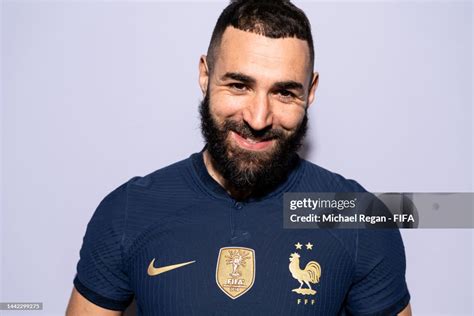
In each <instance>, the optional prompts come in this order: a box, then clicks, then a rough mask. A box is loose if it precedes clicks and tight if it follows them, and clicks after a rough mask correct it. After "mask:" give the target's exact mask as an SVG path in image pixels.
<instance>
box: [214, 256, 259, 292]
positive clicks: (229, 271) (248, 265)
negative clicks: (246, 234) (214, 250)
mask: <svg viewBox="0 0 474 316" xmlns="http://www.w3.org/2000/svg"><path fill="white" fill-rule="evenodd" d="M254 281H255V251H254V250H253V249H250V248H245V247H224V248H221V249H220V250H219V256H218V258H217V267H216V282H217V285H218V286H219V288H220V289H221V290H222V292H224V293H225V294H227V296H229V297H230V298H231V299H234V300H235V299H236V298H238V297H240V296H242V295H244V294H245V293H247V291H248V290H250V288H251V287H252V286H253V283H254Z"/></svg>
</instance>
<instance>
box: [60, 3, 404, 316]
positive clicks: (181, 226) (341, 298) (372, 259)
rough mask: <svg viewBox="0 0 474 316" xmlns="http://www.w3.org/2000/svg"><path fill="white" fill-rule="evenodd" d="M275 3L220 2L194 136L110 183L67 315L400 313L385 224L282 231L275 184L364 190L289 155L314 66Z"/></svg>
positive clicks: (285, 8)
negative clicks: (188, 147) (198, 132)
mask: <svg viewBox="0 0 474 316" xmlns="http://www.w3.org/2000/svg"><path fill="white" fill-rule="evenodd" d="M313 63H314V51H313V42H312V35H311V29H310V24H309V21H308V20H307V18H306V16H305V15H304V13H303V12H302V11H301V10H300V9H298V8H296V7H295V6H294V5H293V4H291V3H290V2H289V1H263V0H260V1H258V0H248V1H233V2H231V4H230V5H229V6H228V7H227V8H226V9H225V10H224V11H223V12H222V14H221V16H220V17H219V19H218V21H217V24H216V27H215V29H214V32H213V35H212V38H211V42H210V45H209V49H208V53H207V56H202V57H201V59H200V64H199V84H200V87H201V89H202V93H203V101H202V103H201V106H200V113H201V121H202V132H203V136H204V139H205V141H206V147H205V148H204V150H203V151H202V152H200V153H196V154H193V155H192V156H191V157H190V158H188V159H185V160H183V161H180V162H178V163H176V164H173V165H171V166H168V167H166V168H163V169H160V170H158V171H156V172H154V173H152V174H150V175H147V176H145V177H137V178H133V179H131V180H130V181H128V182H127V183H125V184H123V185H122V186H120V187H119V188H117V189H116V190H114V191H113V192H112V193H110V194H109V195H108V196H107V197H106V198H105V199H104V200H103V201H102V202H101V204H100V205H99V207H98V208H97V210H96V212H95V214H94V216H93V217H92V219H91V221H90V223H89V225H88V228H87V232H86V235H85V237H84V244H83V246H82V249H81V253H80V256H81V259H80V261H79V263H78V267H77V268H78V272H77V275H76V277H75V279H74V286H75V287H74V290H73V293H72V297H71V301H70V303H69V306H68V311H67V314H68V315H120V313H121V312H120V311H122V310H124V309H125V308H126V307H127V306H128V305H129V303H130V301H131V300H132V299H133V298H135V299H136V302H137V310H138V314H139V315H192V314H195V315H211V314H212V315H237V314H249V315H274V314H275V315H310V314H311V315H397V314H398V315H411V312H410V307H409V299H410V295H409V293H408V290H407V286H406V283H405V257H404V249H403V243H402V241H401V238H400V234H399V232H398V231H397V230H372V231H369V230H342V229H341V230H323V229H320V230H289V229H283V225H282V222H283V220H282V219H283V217H282V216H283V212H282V196H283V193H284V192H355V191H364V190H363V188H362V187H361V186H360V185H359V184H358V183H356V182H355V181H352V180H346V179H344V178H343V177H342V176H340V175H337V174H334V173H331V172H329V171H327V170H325V169H323V168H321V167H318V166H316V165H314V164H312V163H310V162H307V161H305V160H303V159H300V158H299V157H298V156H297V154H296V151H297V149H298V148H299V146H300V144H301V142H302V139H303V137H304V135H305V132H306V124H307V116H306V113H307V109H308V107H309V105H310V104H311V103H312V102H313V100H314V95H315V90H316V87H317V84H318V73H316V72H314V73H313Z"/></svg>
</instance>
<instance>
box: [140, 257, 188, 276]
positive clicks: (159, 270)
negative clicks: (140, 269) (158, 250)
mask: <svg viewBox="0 0 474 316" xmlns="http://www.w3.org/2000/svg"><path fill="white" fill-rule="evenodd" d="M194 262H196V260H194V261H188V262H183V263H178V264H172V265H169V266H164V267H159V268H155V258H153V260H151V262H150V265H149V266H148V270H147V272H148V275H149V276H155V275H158V274H161V273H164V272H168V271H171V270H174V269H177V268H181V267H184V266H187V265H188V264H191V263H194Z"/></svg>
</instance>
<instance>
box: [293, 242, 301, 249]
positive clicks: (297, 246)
mask: <svg viewBox="0 0 474 316" xmlns="http://www.w3.org/2000/svg"><path fill="white" fill-rule="evenodd" d="M295 247H296V249H301V247H303V245H302V244H300V242H299V241H298V243H297V244H295Z"/></svg>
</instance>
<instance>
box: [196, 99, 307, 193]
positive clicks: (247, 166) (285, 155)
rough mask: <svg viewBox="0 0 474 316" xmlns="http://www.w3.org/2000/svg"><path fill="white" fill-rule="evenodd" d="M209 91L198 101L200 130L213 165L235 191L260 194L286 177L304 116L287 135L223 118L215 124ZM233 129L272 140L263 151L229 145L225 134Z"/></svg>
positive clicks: (294, 158)
mask: <svg viewBox="0 0 474 316" xmlns="http://www.w3.org/2000/svg"><path fill="white" fill-rule="evenodd" d="M208 96H209V92H208V93H206V96H205V97H204V100H202V101H201V104H200V108H199V112H200V115H201V132H202V135H203V137H204V140H205V142H206V149H207V151H208V152H209V154H210V156H211V158H212V163H213V167H214V168H215V169H216V170H217V171H218V172H219V173H220V174H221V175H222V176H223V177H224V179H225V180H226V181H228V183H229V184H230V185H231V186H232V187H233V188H234V189H235V190H237V191H240V192H251V195H252V196H263V195H265V194H266V193H268V192H270V191H272V190H273V189H274V188H275V187H276V186H278V185H279V184H280V183H282V182H283V181H285V180H286V178H287V176H288V174H289V172H290V171H291V170H292V169H293V168H294V167H295V166H296V164H297V163H298V160H299V159H298V156H297V154H296V152H297V151H298V149H299V148H300V147H301V144H302V142H303V139H304V137H305V135H306V131H307V123H308V117H307V114H306V113H305V115H304V118H303V120H302V122H301V123H300V125H299V126H298V128H297V129H296V130H295V131H294V132H292V133H291V134H287V133H285V132H284V131H283V130H281V129H271V128H266V129H264V130H259V131H257V130H254V129H252V128H251V127H250V126H249V125H248V124H247V123H245V122H244V121H242V122H238V121H235V120H226V121H224V123H223V124H222V126H219V124H218V123H217V122H216V121H215V120H214V118H213V117H212V114H211V111H210V100H209V97H208ZM231 131H233V132H235V133H237V134H239V135H240V136H242V137H244V138H252V139H256V140H258V141H265V140H272V141H273V142H274V144H272V147H271V148H270V149H269V150H266V151H252V150H245V149H243V148H240V147H238V146H233V145H232V144H231V143H230V140H229V137H228V136H229V133H230V132H231Z"/></svg>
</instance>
